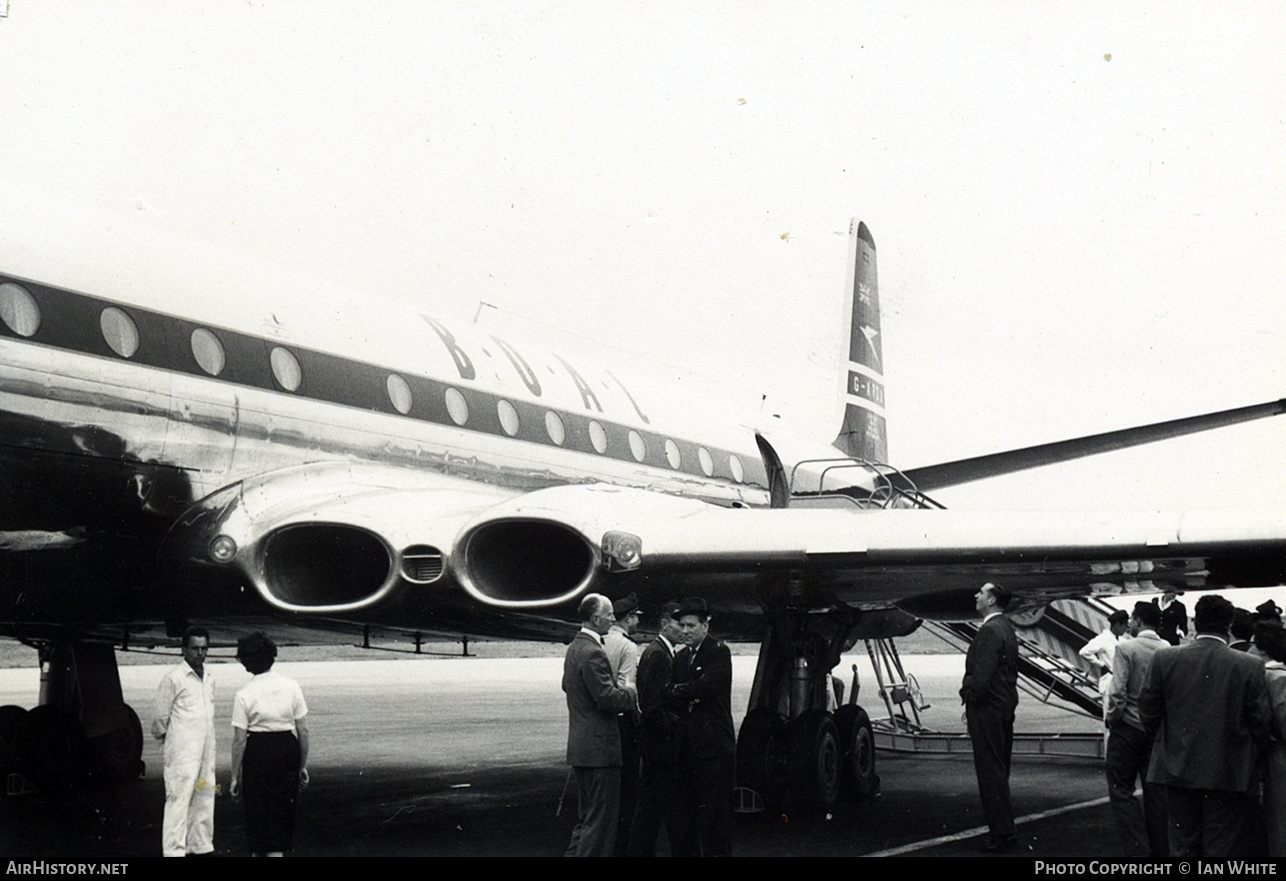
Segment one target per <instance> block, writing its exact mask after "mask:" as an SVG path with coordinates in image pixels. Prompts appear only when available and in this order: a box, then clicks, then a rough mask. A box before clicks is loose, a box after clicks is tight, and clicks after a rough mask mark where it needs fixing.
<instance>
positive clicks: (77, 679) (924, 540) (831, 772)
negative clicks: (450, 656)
mask: <svg viewBox="0 0 1286 881" xmlns="http://www.w3.org/2000/svg"><path fill="white" fill-rule="evenodd" d="M849 243H850V247H849V265H848V269H847V273H846V283H845V297H846V302H845V305H844V308H845V314H846V315H847V316H848V322H849V327H848V328H847V331H848V337H849V347H848V351H847V353H846V357H845V358H844V361H843V363H842V364H841V365H840V370H839V378H840V381H841V383H842V390H841V391H842V395H841V397H840V400H841V401H842V411H843V417H842V423H841V424H840V426H839V428H838V432H837V435H836V436H835V438H834V439H833V440H832V439H829V438H828V439H825V440H822V441H818V440H816V439H812V438H808V437H800V436H799V435H798V434H795V433H791V432H790V431H789V430H787V428H785V427H783V426H782V425H780V424H779V422H778V421H775V420H772V419H760V420H757V424H756V422H748V421H747V420H746V419H745V418H744V417H732V418H727V419H724V418H722V417H720V416H719V415H718V413H717V410H718V408H717V407H715V406H714V405H715V403H717V402H710V401H701V400H689V399H687V398H686V397H685V396H684V394H685V393H684V392H683V390H682V389H680V388H675V387H670V389H669V390H668V391H667V392H666V393H664V394H658V393H657V391H656V390H657V388H658V386H657V385H656V384H647V385H638V384H636V382H635V380H634V379H633V378H631V376H626V375H625V374H624V372H623V371H621V370H619V369H618V368H615V367H612V366H605V365H595V364H590V363H588V362H586V361H584V360H581V359H578V358H573V357H572V356H570V355H567V356H566V357H565V356H564V355H566V353H563V354H560V353H558V352H554V351H546V350H543V349H537V348H533V347H532V346H530V345H528V344H526V343H524V342H522V341H520V340H516V339H514V338H511V337H501V336H499V335H495V334H488V333H485V332H483V331H482V330H480V329H479V328H478V327H476V326H466V325H461V324H450V323H448V322H444V321H442V320H440V319H437V318H434V317H431V316H426V315H418V314H412V315H393V316H385V315H382V314H379V312H378V310H369V312H368V313H367V314H363V315H360V316H354V319H353V321H352V322H351V323H350V324H348V325H346V326H345V327H344V328H343V329H342V331H341V332H336V330H335V328H333V327H331V328H329V329H327V328H325V327H322V328H321V329H318V328H316V327H313V326H312V325H310V323H309V322H308V321H307V320H306V316H305V319H304V320H297V319H294V318H290V317H285V318H283V317H281V316H279V315H278V314H277V313H276V312H274V311H272V309H271V308H267V307H265V308H263V309H261V310H258V311H254V310H249V309H247V308H246V307H244V306H233V305H232V304H224V303H220V302H217V301H215V302H210V301H208V300H200V299H197V298H195V297H193V296H191V295H190V294H191V292H185V296H184V302H186V303H188V304H189V305H190V307H191V308H190V311H189V314H187V315H180V314H177V313H175V312H174V311H171V309H167V308H165V304H164V303H163V302H162V303H160V304H158V303H152V302H149V297H152V298H153V299H155V297H153V296H152V294H151V293H149V292H140V291H132V290H129V289H127V286H126V285H124V284H122V283H121V282H120V280H119V279H117V278H116V277H114V276H110V275H104V276H103V277H102V278H101V284H100V286H99V287H98V288H97V289H95V290H77V289H73V288H72V287H66V286H59V285H58V284H56V283H54V282H53V281H52V280H49V279H46V280H45V281H40V280H37V279H33V278H27V277H24V276H23V275H21V274H16V275H4V274H0V635H3V636H6V637H9V638H14V639H17V640H20V641H22V642H24V643H27V644H29V645H32V646H35V647H37V648H39V650H40V655H41V664H42V688H41V698H40V705H39V706H37V707H35V708H33V709H31V710H29V711H27V710H23V709H22V708H17V707H5V708H0V747H3V748H0V755H8V756H17V759H16V760H15V761H18V762H19V763H20V767H21V768H22V769H23V771H24V772H25V773H26V774H27V775H28V776H30V777H31V778H32V779H34V780H36V781H38V782H42V781H43V782H44V783H45V785H57V782H58V781H59V780H61V779H64V778H65V776H66V774H67V773H68V771H67V769H69V768H71V769H76V770H77V771H82V770H86V769H88V770H89V771H90V772H92V773H96V774H99V775H102V776H105V777H108V778H113V777H116V778H125V777H130V776H136V775H137V774H138V772H139V769H140V768H141V760H140V757H141V753H142V728H141V725H140V722H139V719H138V716H137V714H136V713H135V712H134V710H133V709H131V708H130V707H128V706H127V705H126V704H125V703H124V700H123V698H122V696H121V688H120V680H119V676H118V673H117V669H116V660H115V654H114V649H115V647H117V646H120V647H138V646H157V645H173V642H174V639H175V637H177V636H178V635H179V634H180V633H181V632H182V629H183V627H184V626H185V625H186V624H187V623H189V622H195V623H201V624H203V625H206V626H207V627H209V628H210V629H211V631H212V633H213V634H214V641H215V643H216V644H229V643H230V642H231V641H232V640H233V639H235V637H236V636H237V635H240V634H244V633H245V632H248V631H250V630H255V629H261V630H265V631H267V632H269V633H270V634H274V635H276V636H277V637H279V638H280V639H283V640H285V641H313V642H318V641H332V640H335V639H350V640H351V639H352V638H354V636H355V635H358V634H362V633H363V632H366V631H369V629H371V628H376V629H381V628H382V629H390V630H392V629H396V630H400V631H403V632H410V631H414V632H415V633H417V634H443V635H450V636H457V635H460V634H468V635H476V636H483V637H512V638H524V639H539V640H548V641H565V640H566V639H567V638H568V637H569V636H570V634H571V633H572V631H573V630H574V625H573V624H572V623H571V622H573V621H575V620H576V619H575V608H576V605H577V602H578V600H579V599H580V598H582V597H583V596H584V595H585V594H586V593H588V592H591V591H596V592H600V593H605V594H607V595H608V596H613V597H619V596H623V595H625V594H627V593H636V594H638V595H639V597H640V598H641V599H642V601H643V603H644V605H645V607H650V608H653V609H655V608H657V607H658V606H659V605H660V603H661V602H663V601H665V600H669V599H672V598H676V597H682V596H690V595H697V594H699V595H701V596H703V597H704V598H705V599H706V600H707V602H708V603H709V604H710V606H711V608H712V609H714V610H715V615H716V630H717V632H718V633H719V635H721V636H722V637H724V638H728V639H732V640H752V641H758V642H760V653H759V659H758V666H757V668H756V673H755V679H754V686H753V690H752V694H751V698H750V707H749V712H748V713H747V715H746V718H745V721H744V722H743V723H742V727H741V730H740V733H739V737H738V779H739V783H741V784H742V785H746V786H749V787H752V788H755V789H757V790H762V791H765V792H770V793H776V794H777V795H782V793H783V791H785V790H786V789H789V793H788V794H789V796H790V797H792V798H798V799H800V800H802V801H805V802H808V803H821V804H831V803H833V802H834V801H836V800H837V799H839V798H841V797H848V796H851V797H862V796H866V795H870V794H872V793H873V792H875V791H876V789H877V788H878V785H879V778H878V775H877V774H876V773H875V757H874V748H873V737H872V731H871V724H870V720H869V718H868V717H867V714H866V713H865V712H864V711H863V710H862V709H861V708H860V707H858V706H856V705H855V704H850V705H848V706H844V707H840V708H838V709H835V710H832V709H828V691H829V685H828V682H827V676H828V674H829V671H830V670H831V669H833V668H834V666H835V665H836V664H837V663H838V660H839V657H840V654H841V653H842V652H844V651H846V650H848V649H849V648H851V647H852V646H853V645H854V644H855V643H856V641H857V640H860V639H874V638H891V637H897V636H902V635H905V634H907V633H910V632H911V631H913V630H914V629H915V628H916V627H917V626H919V624H920V622H921V619H922V618H924V617H936V618H944V619H960V618H967V617H969V616H970V614H971V612H972V600H971V597H972V595H973V593H974V592H975V591H976V589H977V587H978V585H980V584H981V583H983V582H986V581H989V580H990V581H999V582H1002V583H1004V584H1006V585H1007V586H1008V587H1010V588H1011V589H1012V590H1013V591H1014V592H1015V594H1016V596H1017V597H1018V599H1019V601H1020V602H1021V604H1023V605H1024V606H1025V607H1029V608H1038V607H1040V606H1042V605H1043V604H1044V603H1047V602H1049V601H1051V600H1054V599H1058V598H1065V597H1074V596H1086V595H1100V596H1102V595H1112V596H1115V595H1122V594H1129V593H1156V592H1160V591H1162V590H1164V589H1165V588H1167V587H1178V588H1183V589H1189V590H1191V589H1205V588H1212V587H1234V586H1235V587H1263V586H1272V585H1277V584H1281V583H1282V582H1284V581H1286V513H1283V512H1282V511H1280V510H1242V511H1198V510H1189V511H1178V512H1169V513H1165V512H1162V513H1158V512H1139V513H1129V512H1112V513H1097V512H1095V513H1090V512H1054V513H1048V514H1040V513H1021V514H1014V513H995V512H993V513H987V512H982V513H980V512H961V511H953V510H946V509H944V507H943V506H942V505H940V504H938V503H937V502H935V501H934V500H933V499H932V498H931V497H930V496H929V495H928V494H927V493H929V492H932V491H935V490H938V489H941V488H945V487H950V486H954V485H957V484H961V483H966V482H970V481H975V480H980V479H984V478H987V477H993V476H998V475H1003V474H1008V473H1012V472H1015V471H1020V470H1024V469H1029V468H1034V467H1038V466H1042V465H1048V464H1052V463H1057V462H1063V461H1068V460H1071V459H1075V458H1079V457H1083V456H1089V455H1094V454H1097V453H1103V452H1107V451H1111V450H1118V449H1123V448H1126V447H1130V446H1134V445H1138V444H1146V443H1152V442H1155V441H1159V440H1163V439H1166V438H1171V437H1176V436H1179V435H1183V434H1189V433H1194V432H1200V431H1206V430H1209V429H1213V428H1218V427H1221V426H1225V425H1232V424H1236V423H1240V422H1245V421H1249V420H1254V419H1260V418H1265V417H1269V416H1276V415H1280V414H1281V413H1282V412H1283V411H1286V400H1278V401H1272V402H1267V403H1263V404H1258V405H1253V406H1248V407H1242V408H1238V409H1233V410H1226V411H1221V412H1217V413H1209V414H1204V415H1200V416H1194V417H1191V418H1187V419H1179V420H1172V421H1167V422H1161V423H1155V424H1151V425H1145V426H1138V427H1134V428H1127V429H1123V430H1120V431H1113V432H1107V433H1102V434H1096V435H1092V436H1087V437H1080V438H1075V439H1072V440H1067V441H1062V442H1057V443H1050V444H1042V445H1038V446H1034V447H1027V448H1023V449H1018V450H1011V451H1007V452H1001V453H996V454H992V455H987V456H981V457H976V458H969V459H963V460H958V461H953V462H946V463H941V464H937V465H931V466H927V467H922V468H915V469H911V470H907V471H899V470H898V469H896V468H894V467H893V466H891V465H889V464H887V461H888V453H887V441H886V413H885V409H884V375H883V370H882V363H883V353H882V337H881V335H880V316H879V292H878V278H877V273H876V249H875V241H874V238H873V237H872V235H871V233H870V231H869V229H868V228H867V227H866V225H865V224H864V223H858V222H857V221H854V222H853V223H852V225H851V228H850V234H849ZM171 302H172V298H171ZM645 388H646V389H647V390H649V392H650V395H649V394H645V393H644V389H645ZM712 413H713V414H714V415H713V416H712V415H711V414H712ZM697 415H701V416H703V417H710V418H707V419H705V421H706V422H707V423H708V424H707V425H706V426H705V427H703V428H702V429H700V431H698V430H697V429H696V428H694V427H692V426H693V425H694V422H693V417H695V416H697Z"/></svg>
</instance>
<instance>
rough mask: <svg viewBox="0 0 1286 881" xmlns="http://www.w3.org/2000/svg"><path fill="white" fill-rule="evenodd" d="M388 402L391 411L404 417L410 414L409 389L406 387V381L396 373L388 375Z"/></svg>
mask: <svg viewBox="0 0 1286 881" xmlns="http://www.w3.org/2000/svg"><path fill="white" fill-rule="evenodd" d="M385 385H386V386H387V387H388V401H389V403H390V404H392V405H393V409H394V410H396V411H397V412H399V413H401V414H402V415H403V416H405V415H406V414H407V413H410V412H411V387H410V386H409V385H407V383H406V380H405V379H403V378H402V377H400V376H398V375H397V374H396V373H390V374H389V375H388V382H387V383H385Z"/></svg>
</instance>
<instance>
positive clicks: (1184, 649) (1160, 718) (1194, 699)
mask: <svg viewBox="0 0 1286 881" xmlns="http://www.w3.org/2000/svg"><path fill="white" fill-rule="evenodd" d="M1233 611H1234V610H1233V605H1232V603H1230V602H1228V600H1226V599H1224V598H1223V597H1221V596H1203V597H1202V598H1201V599H1200V600H1198V601H1197V608H1196V621H1195V625H1196V631H1197V638H1196V639H1194V640H1193V641H1192V642H1191V643H1189V644H1187V645H1183V646H1178V647H1173V648H1163V649H1161V650H1160V651H1158V652H1157V653H1156V654H1155V655H1153V656H1152V664H1151V666H1150V668H1149V672H1148V684H1147V686H1146V687H1145V688H1144V689H1143V694H1142V695H1141V696H1140V697H1139V717H1140V719H1141V720H1142V722H1143V729H1144V731H1145V732H1146V733H1147V734H1148V735H1150V736H1151V735H1155V737H1156V740H1155V742H1154V744H1153V747H1152V760H1151V763H1150V765H1149V768H1148V781H1149V782H1151V783H1160V784H1164V785H1165V787H1166V805H1167V809H1168V811H1169V816H1170V856H1171V857H1174V858H1176V859H1190V858H1193V857H1204V858H1205V859H1218V858H1223V857H1227V856H1235V855H1237V851H1239V850H1240V849H1241V846H1242V845H1241V842H1242V840H1243V836H1244V834H1245V832H1246V831H1247V823H1248V821H1249V819H1250V817H1251V816H1252V813H1253V809H1254V806H1253V803H1252V802H1253V800H1252V799H1251V797H1250V795H1249V793H1250V790H1251V786H1252V784H1253V783H1254V777H1255V762H1256V759H1257V756H1258V753H1259V748H1260V747H1261V746H1262V745H1263V744H1265V743H1266V742H1267V740H1268V731H1269V718H1270V717H1269V709H1268V688H1267V684H1266V682H1265V674H1264V664H1263V661H1262V660H1261V659H1259V658H1257V657H1255V656H1254V655H1249V654H1246V653H1244V652H1238V651H1234V650H1233V649H1231V648H1230V647H1229V646H1228V628H1229V626H1230V625H1231V624H1232V617H1233Z"/></svg>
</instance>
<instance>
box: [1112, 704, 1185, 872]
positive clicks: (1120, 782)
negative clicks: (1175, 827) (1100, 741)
mask: <svg viewBox="0 0 1286 881" xmlns="http://www.w3.org/2000/svg"><path fill="white" fill-rule="evenodd" d="M1151 756H1152V738H1150V737H1148V736H1147V735H1146V734H1144V733H1143V732H1142V731H1140V730H1139V729H1138V728H1135V727H1134V726H1133V725H1128V724H1126V723H1125V722H1118V723H1117V724H1116V725H1115V726H1113V728H1112V731H1111V733H1110V734H1109V735H1108V738H1107V761H1106V769H1107V795H1108V798H1109V799H1110V801H1111V803H1112V816H1113V817H1114V818H1115V819H1116V831H1117V832H1118V833H1120V836H1121V846H1122V847H1123V848H1125V855H1126V856H1131V857H1146V856H1152V857H1159V858H1162V859H1164V858H1166V857H1168V856H1169V855H1170V836H1169V831H1168V830H1167V829H1166V811H1165V802H1166V798H1165V787H1164V786H1163V785H1161V784H1159V783H1148V782H1147V781H1146V780H1144V781H1143V803H1142V804H1140V803H1139V800H1138V799H1137V798H1135V797H1134V782H1135V780H1136V779H1143V778H1144V777H1146V776H1147V773H1148V759H1149V758H1151Z"/></svg>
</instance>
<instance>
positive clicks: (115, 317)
mask: <svg viewBox="0 0 1286 881" xmlns="http://www.w3.org/2000/svg"><path fill="white" fill-rule="evenodd" d="M98 326H99V327H100V328H101V329H102V331H103V339H104V340H106V341H107V345H108V346H110V347H111V349H112V351H113V352H115V353H116V354H118V355H120V356H121V357H122V358H133V357H134V353H136V352H137V351H138V326H137V325H135V324H134V319H133V318H130V317H129V316H128V315H126V314H125V313H124V312H122V311H121V310H120V309H117V308H116V307H115V306H108V307H107V308H106V309H104V310H103V314H102V315H100V316H99V318H98Z"/></svg>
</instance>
